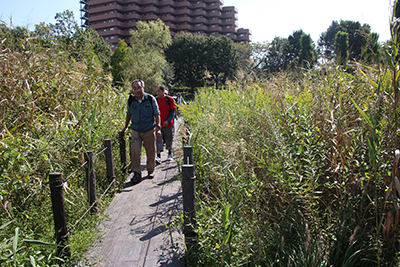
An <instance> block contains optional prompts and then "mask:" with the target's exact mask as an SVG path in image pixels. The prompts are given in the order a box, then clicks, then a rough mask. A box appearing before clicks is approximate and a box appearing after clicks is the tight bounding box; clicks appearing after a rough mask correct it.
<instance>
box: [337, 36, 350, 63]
mask: <svg viewBox="0 0 400 267" xmlns="http://www.w3.org/2000/svg"><path fill="white" fill-rule="evenodd" d="M334 51H335V59H336V63H337V64H339V65H345V64H346V63H347V60H348V58H349V34H348V33H347V32H342V31H339V32H337V33H336V36H335V48H334Z"/></svg>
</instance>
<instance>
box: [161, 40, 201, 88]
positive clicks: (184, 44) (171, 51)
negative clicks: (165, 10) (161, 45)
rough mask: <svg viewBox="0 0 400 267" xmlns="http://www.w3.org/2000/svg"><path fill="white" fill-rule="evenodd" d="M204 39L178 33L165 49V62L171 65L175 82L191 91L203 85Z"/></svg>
mask: <svg viewBox="0 0 400 267" xmlns="http://www.w3.org/2000/svg"><path fill="white" fill-rule="evenodd" d="M205 46H206V38H205V37H204V36H201V35H197V34H192V33H185V32H183V33H179V34H177V35H176V36H175V37H174V39H173V40H172V43H171V45H169V46H168V47H167V48H166V49H165V56H166V59H167V61H168V62H169V63H170V64H171V65H173V67H174V70H175V80H176V81H177V82H179V83H180V84H182V85H185V86H189V87H191V88H192V90H193V89H194V88H195V87H200V86H202V85H203V84H204V76H205V71H206V67H205V58H204V47H205Z"/></svg>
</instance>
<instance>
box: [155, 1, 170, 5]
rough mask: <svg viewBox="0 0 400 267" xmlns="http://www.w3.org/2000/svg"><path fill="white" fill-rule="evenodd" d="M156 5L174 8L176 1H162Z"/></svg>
mask: <svg viewBox="0 0 400 267" xmlns="http://www.w3.org/2000/svg"><path fill="white" fill-rule="evenodd" d="M156 5H157V6H172V5H174V1H173V0H160V1H158V2H157V4H156Z"/></svg>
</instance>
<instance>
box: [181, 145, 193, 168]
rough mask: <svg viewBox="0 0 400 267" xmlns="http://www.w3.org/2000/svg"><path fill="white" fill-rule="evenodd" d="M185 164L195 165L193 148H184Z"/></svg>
mask: <svg viewBox="0 0 400 267" xmlns="http://www.w3.org/2000/svg"><path fill="white" fill-rule="evenodd" d="M183 164H193V147H192V146H184V147H183Z"/></svg>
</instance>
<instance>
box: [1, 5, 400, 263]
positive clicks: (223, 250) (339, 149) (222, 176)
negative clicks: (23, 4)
mask: <svg viewBox="0 0 400 267" xmlns="http://www.w3.org/2000/svg"><path fill="white" fill-rule="evenodd" d="M398 10H399V9H398V8H394V11H393V20H392V24H391V30H392V36H393V38H392V39H391V40H390V41H388V42H387V43H386V44H381V43H378V35H377V34H376V33H372V32H370V28H369V26H368V25H362V26H361V25H360V24H359V23H358V22H352V21H340V22H339V23H338V22H336V21H334V22H332V25H331V26H330V27H329V28H328V29H327V31H326V32H325V33H323V34H322V35H321V39H320V40H319V42H318V46H317V47H316V46H315V45H314V43H313V41H312V40H311V38H310V36H309V35H308V34H306V33H304V32H303V31H302V30H298V31H294V32H293V34H292V35H290V36H289V37H288V38H282V37H276V38H275V39H274V40H273V41H272V42H271V43H255V44H246V45H241V44H233V43H232V42H231V41H230V40H229V39H228V38H226V37H222V38H215V37H204V36H199V35H193V34H187V33H182V34H178V35H177V36H175V37H174V38H173V39H172V40H171V36H170V35H169V32H168V27H166V26H165V25H164V24H163V23H162V21H160V20H158V21H152V22H149V23H145V22H139V23H138V30H137V31H133V32H131V35H132V40H131V45H130V46H128V45H127V44H126V43H125V42H124V41H123V40H120V41H119V44H118V46H117V48H116V50H115V51H114V52H111V48H110V46H109V45H108V44H107V43H105V41H104V40H103V39H102V38H100V37H99V36H98V34H97V33H96V32H95V31H94V30H92V29H80V28H79V27H78V26H77V24H76V22H74V21H73V19H72V13H71V12H69V11H65V12H62V13H58V14H57V15H56V21H57V22H56V24H54V25H52V24H47V25H46V24H44V23H41V24H39V25H36V27H35V30H34V31H33V32H29V31H28V30H27V29H25V28H21V27H16V28H8V27H7V26H6V25H3V24H2V25H0V40H1V43H0V46H1V54H0V81H1V82H0V90H1V96H2V98H1V100H0V229H1V231H0V242H1V243H0V244H1V245H0V264H1V265H2V266H29V265H32V266H56V265H73V262H74V261H75V260H76V259H78V258H79V257H80V256H81V255H82V254H83V253H84V251H85V249H86V248H87V247H88V246H89V245H90V243H91V242H92V241H93V240H94V239H95V238H96V235H95V234H94V231H93V227H94V226H95V225H96V223H97V222H98V220H99V219H101V215H95V216H92V217H85V218H84V219H83V221H81V222H80V223H79V224H77V226H76V227H75V228H74V229H73V230H72V231H73V232H72V233H71V235H70V236H69V238H70V245H71V251H72V257H71V259H60V258H58V255H57V254H56V251H57V249H56V247H55V246H54V223H53V218H52V212H51V203H50V196H49V195H50V194H49V185H48V174H49V173H51V172H55V171H57V172H61V173H62V174H63V176H64V177H67V175H69V174H72V173H73V171H74V170H76V169H77V168H79V167H80V166H81V165H82V163H83V161H84V160H83V154H84V152H85V151H88V150H92V151H94V152H97V151H100V150H101V149H102V144H103V139H105V138H111V139H115V135H116V133H117V131H118V130H119V129H120V128H121V125H122V124H123V123H124V121H123V118H124V116H123V114H124V112H125V105H126V91H127V90H124V89H125V86H126V87H127V88H129V84H130V82H131V81H132V80H133V79H136V78H142V79H143V80H145V82H146V88H147V90H148V91H149V92H151V91H152V90H153V89H154V88H155V86H156V85H157V84H161V83H163V84H166V85H169V86H173V85H178V86H180V87H181V88H183V87H185V86H187V87H190V90H189V92H188V93H190V95H192V94H193V91H194V90H199V91H198V93H196V94H195V99H194V101H192V102H189V103H188V105H186V106H182V107H181V108H180V112H181V114H182V115H183V117H184V118H185V120H187V122H188V123H189V125H190V131H189V141H190V144H191V145H193V147H194V152H195V157H194V159H195V160H196V162H195V164H196V172H197V173H196V176H197V180H196V183H197V184H196V186H197V195H198V199H197V208H198V213H197V222H198V224H197V230H196V231H197V240H198V242H197V246H196V247H195V250H196V251H195V252H196V253H193V254H192V255H193V257H191V258H187V259H186V260H187V261H188V263H189V264H190V266H399V265H400V261H399V256H400V255H399V253H398V247H399V235H398V228H399V221H400V220H399V218H400V213H399V206H398V205H399V197H400V182H399V180H398V173H399V169H398V166H399V160H400V152H399V151H398V150H397V149H398V148H399V144H400V137H399V134H398V129H399V125H400V121H399V115H398V114H399V102H400V94H399V90H398V88H399V75H398V69H399V68H400V66H399V65H400V63H399V59H400V56H399V54H398V53H399V52H398V51H399V50H398V48H399V46H400V45H399V40H400V38H399V32H400V31H399V24H398V22H397V19H396V18H397V17H398V14H399V11H398ZM355 61H357V62H358V63H355ZM204 85H206V87H204V88H201V89H200V88H198V87H201V86H204ZM207 85H208V86H209V87H207ZM218 89H220V90H218ZM185 93H186V92H185ZM184 98H185V99H186V100H188V99H189V97H186V95H185V96H184ZM221 122H224V123H221ZM115 162H118V160H117V159H116V160H115ZM95 168H96V176H97V178H98V179H97V180H98V184H97V188H98V190H99V192H103V191H104V190H105V188H106V187H107V186H108V181H106V179H105V166H104V164H102V155H99V158H96V162H95ZM117 171H118V170H117ZM117 177H121V179H123V175H120V174H119V173H117ZM122 182H123V181H121V180H119V181H117V185H118V186H119V185H121V184H122ZM64 192H65V196H66V209H67V216H68V218H67V221H68V226H71V225H72V224H74V223H75V222H77V221H78V219H79V217H80V216H81V215H82V214H83V213H84V211H85V210H86V209H87V208H88V204H87V197H86V192H85V182H84V180H83V173H80V172H77V173H76V174H73V175H72V176H70V177H69V179H68V182H67V183H66V184H65V186H64ZM111 198H112V194H109V195H107V197H106V199H105V200H102V202H101V203H100V208H104V207H106V205H107V203H108V201H109V200H110V199H111Z"/></svg>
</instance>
